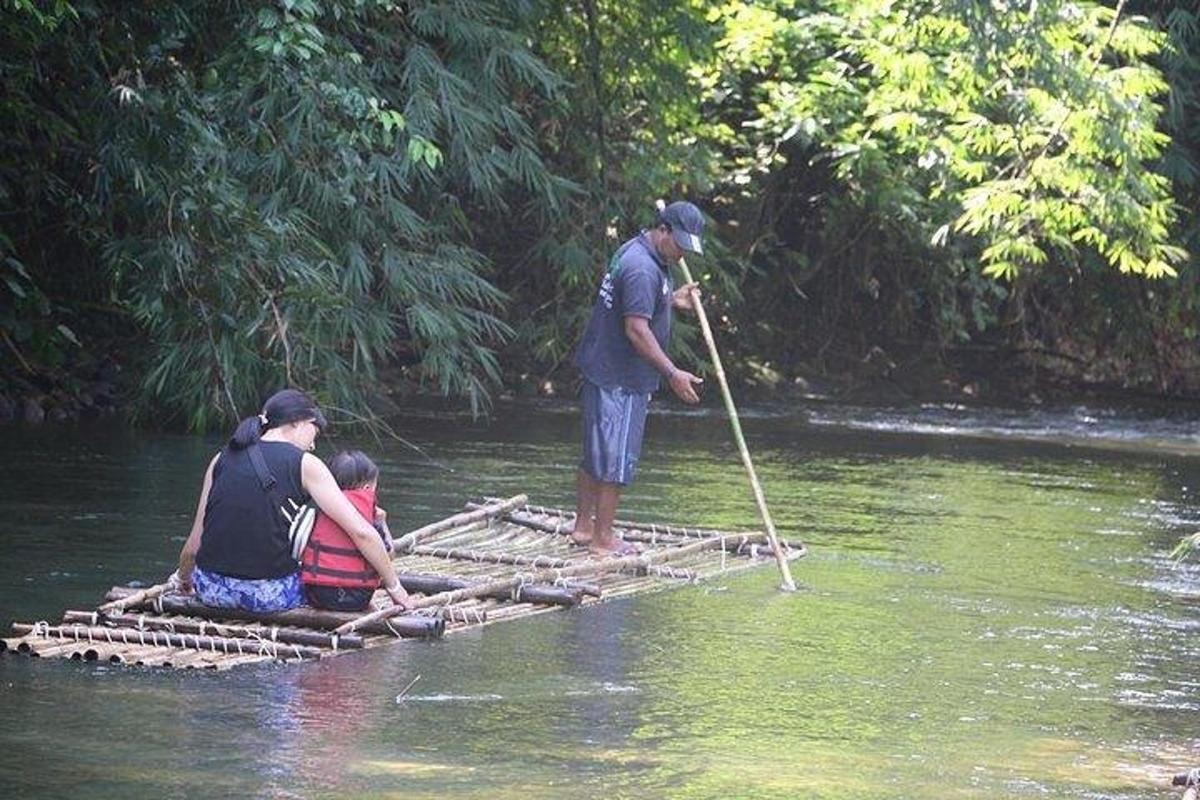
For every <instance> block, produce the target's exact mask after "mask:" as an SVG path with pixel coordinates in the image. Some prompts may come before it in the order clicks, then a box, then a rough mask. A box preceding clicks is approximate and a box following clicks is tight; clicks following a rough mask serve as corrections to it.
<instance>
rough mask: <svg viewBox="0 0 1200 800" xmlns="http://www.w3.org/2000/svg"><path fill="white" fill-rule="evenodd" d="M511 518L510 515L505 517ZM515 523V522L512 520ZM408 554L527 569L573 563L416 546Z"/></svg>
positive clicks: (533, 557) (464, 549)
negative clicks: (525, 567) (509, 565)
mask: <svg viewBox="0 0 1200 800" xmlns="http://www.w3.org/2000/svg"><path fill="white" fill-rule="evenodd" d="M506 516H508V517H510V518H511V516H512V515H511V514H509V515H506ZM514 521H515V520H514ZM409 552H411V553H413V554H414V555H418V556H430V557H432V558H446V559H450V560H453V561H474V562H477V563H480V564H515V565H517V566H529V567H534V568H538V567H569V566H571V564H573V563H575V562H573V561H571V560H570V559H569V558H554V557H552V556H541V555H538V556H522V555H518V554H516V553H504V552H501V551H499V550H472V549H470V548H467V547H438V546H436V545H428V544H426V545H418V546H417V547H414V548H412V549H411V550H410V551H409Z"/></svg>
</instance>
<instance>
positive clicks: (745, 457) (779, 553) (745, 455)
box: [656, 200, 796, 592]
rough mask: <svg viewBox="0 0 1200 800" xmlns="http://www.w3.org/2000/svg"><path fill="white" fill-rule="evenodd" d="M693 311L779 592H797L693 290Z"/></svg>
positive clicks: (687, 279)
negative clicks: (779, 580) (768, 546)
mask: <svg viewBox="0 0 1200 800" xmlns="http://www.w3.org/2000/svg"><path fill="white" fill-rule="evenodd" d="M656 205H657V206H658V210H659V213H662V210H663V209H664V208H666V207H667V204H666V202H664V201H663V200H659V201H658V203H657V204H656ZM679 271H680V272H682V273H683V282H684V283H692V282H693V281H692V272H691V270H689V269H688V265H687V260H686V259H683V258H680V259H679ZM691 295H692V308H694V309H695V311H696V319H698V320H699V321H700V332H701V333H703V334H704V342H705V344H707V345H708V354H709V356H711V357H712V364H713V372H715V373H716V374H717V383H718V384H720V386H721V397H722V398H724V400H725V411H726V413H727V414H728V415H729V426H730V427H731V428H732V429H733V438H734V441H736V442H737V446H738V452H740V453H741V454H742V465H743V466H745V468H746V474H747V475H748V476H749V478H750V488H751V490H752V491H753V492H754V502H755V504H757V505H758V515H759V516H760V517H762V521H763V527H764V528H765V529H766V533H767V541H768V542H770V544H771V550H772V552H774V553H775V563H777V564H778V565H779V572H780V574H782V575H783V583H782V584H781V585H780V587H779V588H780V589H782V590H783V591H785V592H794V591H796V582H795V581H793V580H792V571H791V569H790V568H789V567H788V560H787V557H786V556H784V554H783V548H782V547H780V546H779V537H778V536H777V535H776V533H775V521H774V520H773V519H771V511H770V510H769V509H768V508H767V498H766V497H765V496H764V495H763V490H762V484H760V483H759V482H758V473H756V472H755V471H754V461H753V460H751V458H750V449H749V448H748V447H746V437H745V436H743V435H742V423H741V420H740V419H739V418H738V412H737V406H735V405H734V404H733V393H732V392H730V391H729V381H728V380H727V379H726V377H725V367H724V366H722V364H721V354H720V353H719V352H717V342H716V339H714V338H713V332H712V327H711V326H710V325H709V324H708V315H707V314H705V313H704V305H703V304H702V303H701V302H700V292H699V290H697V289H692V292H691Z"/></svg>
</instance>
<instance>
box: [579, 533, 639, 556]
mask: <svg viewBox="0 0 1200 800" xmlns="http://www.w3.org/2000/svg"><path fill="white" fill-rule="evenodd" d="M588 552H589V553H591V554H592V555H593V556H596V557H597V558H607V557H609V556H636V555H640V554H641V552H642V548H640V547H638V546H637V545H636V544H634V543H633V542H627V541H625V540H624V539H615V538H614V539H613V540H612V543H611V544H610V545H609V546H607V547H605V546H604V545H602V544H601V543H600V542H592V544H591V546H590V547H588Z"/></svg>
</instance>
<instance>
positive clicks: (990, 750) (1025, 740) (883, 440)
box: [0, 404, 1200, 798]
mask: <svg viewBox="0 0 1200 800" xmlns="http://www.w3.org/2000/svg"><path fill="white" fill-rule="evenodd" d="M664 405H665V404H664ZM970 413H972V414H975V415H976V418H974V419H973V420H969V421H964V420H963V419H962V414H963V412H961V411H958V410H955V409H942V410H940V411H939V410H937V409H929V408H917V409H911V410H907V411H905V410H899V411H897V410H886V411H872V410H869V409H867V410H864V409H850V410H844V409H832V408H830V407H827V406H822V407H805V408H800V409H791V410H788V409H775V408H767V409H761V410H758V411H752V412H751V413H749V414H747V420H746V428H747V434H748V436H749V439H750V445H751V448H752V449H753V450H754V452H755V455H756V461H757V463H758V465H759V469H760V472H761V474H762V477H763V480H764V483H765V485H766V487H767V494H768V497H769V499H770V501H771V505H772V510H773V512H774V514H775V516H776V518H777V522H778V524H779V526H780V530H781V533H782V534H783V535H785V536H788V537H796V538H800V539H803V540H805V541H806V542H808V543H809V544H810V546H811V548H812V555H811V556H810V557H809V558H808V559H806V560H805V561H803V562H800V563H798V564H796V565H795V566H794V573H795V576H796V578H797V580H798V581H799V582H800V583H801V584H802V592H801V593H799V594H797V595H793V596H785V595H780V594H778V593H777V592H775V591H774V587H775V585H776V583H777V577H776V575H775V574H774V573H773V571H772V569H771V568H770V567H767V568H764V569H762V570H759V571H757V572H754V573H750V574H743V575H739V576H734V577H730V578H728V579H725V580H718V581H715V582H713V583H710V584H706V585H703V586H697V587H685V588H680V589H676V590H673V591H667V592H661V593H657V594H653V595H648V596H642V597H638V598H632V599H626V600H621V601H615V602H612V603H607V604H604V605H602V606H599V607H595V608H590V609H586V610H575V611H571V612H566V613H559V614H551V615H545V616H542V617H538V618H534V619H530V620H525V621H522V622H519V623H513V624H510V625H498V626H491V627H489V628H487V629H485V630H483V631H479V632H474V633H471V634H467V635H463V636H457V637H451V638H450V639H447V640H445V641H442V642H436V643H421V644H412V645H404V646H397V647H393V648H387V649H385V650H383V651H372V652H368V653H359V654H353V655H349V656H345V657H342V658H338V659H335V660H332V661H327V662H323V663H319V664H312V665H306V666H303V667H293V668H282V667H278V666H262V667H254V668H248V669H241V670H235V671H233V672H231V673H225V674H219V675H217V674H198V673H189V672H178V673H172V672H164V671H155V670H145V669H134V668H124V667H111V666H97V665H82V664H77V663H60V662H50V661H31V660H26V659H15V658H6V659H0V712H3V714H4V718H5V720H6V724H5V725H3V726H0V771H2V773H3V774H4V775H5V776H6V788H7V789H8V790H9V791H10V792H15V793H16V794H14V795H12V796H22V797H59V796H62V795H64V794H66V793H67V792H68V791H70V792H72V793H74V792H75V791H78V788H77V787H79V786H81V785H83V786H86V792H87V794H88V796H89V797H99V798H103V797H113V798H128V797H141V796H162V797H191V796H195V795H197V794H200V793H203V794H207V795H211V796H270V797H346V796H355V797H358V796H361V797H392V796H400V795H403V796H404V797H455V798H474V797H481V798H482V797H488V798H494V797H514V798H515V797H520V798H540V797H547V798H549V797H597V798H599V797H627V796H635V795H636V796H647V797H657V796H661V797H679V798H693V797H694V798H707V797H778V798H785V797H786V798H792V797H797V796H804V797H827V798H861V797H866V796H869V797H897V798H900V797H948V798H956V797H961V798H973V797H981V798H982V797H987V798H996V797H1014V798H1018V797H1029V796H1038V797H1051V798H1079V797H1089V798H1100V797H1119V798H1154V797H1163V796H1169V794H1170V793H1169V790H1165V789H1163V788H1162V787H1163V781H1164V780H1165V779H1166V777H1167V776H1168V775H1169V774H1170V773H1171V772H1172V771H1174V770H1177V769H1182V768H1184V767H1187V766H1191V764H1192V763H1193V762H1200V740H1197V738H1196V733H1195V731H1196V726H1195V724H1194V720H1195V717H1196V711H1197V710H1198V708H1200V692H1198V681H1197V679H1196V678H1195V674H1194V669H1193V665H1194V664H1195V663H1196V659H1197V655H1198V652H1197V651H1198V645H1197V644H1196V637H1195V632H1196V630H1197V628H1198V627H1200V618H1198V617H1197V614H1196V608H1197V606H1198V604H1200V591H1198V590H1197V587H1198V586H1200V571H1198V570H1197V569H1196V568H1194V567H1179V566H1177V565H1175V564H1174V563H1173V562H1172V561H1171V560H1170V559H1169V557H1168V555H1167V554H1168V553H1169V551H1170V549H1171V548H1172V547H1173V546H1174V544H1175V542H1176V541H1178V539H1179V538H1180V537H1181V536H1182V535H1185V534H1187V533H1190V532H1192V531H1193V530H1194V529H1195V527H1196V523H1197V522H1198V521H1200V505H1198V504H1197V502H1196V499H1195V498H1196V487H1197V486H1198V485H1200V461H1197V460H1196V459H1193V458H1190V457H1187V455H1186V452H1188V450H1189V448H1190V441H1189V439H1188V437H1189V436H1190V431H1189V430H1188V429H1187V426H1186V425H1185V423H1184V421H1182V420H1166V421H1162V422H1159V423H1156V422H1155V421H1154V420H1153V419H1148V418H1144V417H1128V418H1127V417H1123V416H1120V415H1107V416H1096V415H1095V414H1090V417H1091V418H1095V419H1102V420H1103V424H1104V426H1105V429H1106V430H1107V431H1108V433H1105V434H1104V435H1102V436H1099V437H1096V436H1091V439H1092V440H1093V441H1090V442H1085V443H1084V444H1085V445H1086V446H1080V440H1081V439H1084V438H1088V436H1086V435H1084V434H1081V433H1080V431H1079V430H1076V429H1075V428H1070V426H1069V425H1067V424H1066V423H1063V424H1059V423H1056V422H1055V419H1054V418H1052V417H1047V416H1044V417H1042V418H1037V419H1023V418H1020V416H1019V415H1017V414H1011V413H1008V412H1005V413H1004V414H1001V413H999V412H997V413H995V414H993V415H992V416H990V417H989V416H987V414H983V413H982V412H970ZM1063 413H1064V414H1066V415H1067V416H1068V417H1069V416H1070V415H1072V414H1075V413H1076V412H1074V411H1071V410H1068V411H1066V412H1063ZM1080 413H1084V412H1080ZM819 415H824V416H819ZM888 415H890V416H888ZM906 415H907V416H906ZM1085 415H1088V414H1085ZM831 420H832V421H831ZM905 420H907V421H905ZM1072 424H1075V423H1072ZM1080 424H1085V426H1086V424H1090V423H1080ZM1056 425H1058V427H1057V428H1056V427H1055V426H1056ZM576 426H577V417H576V415H575V413H574V411H573V410H572V409H571V408H570V407H568V406H556V405H555V406H547V405H540V404H526V405H513V406H507V407H503V408H501V409H500V412H499V414H498V415H497V417H496V418H495V419H493V420H492V421H490V422H489V423H476V422H472V421H471V420H470V419H469V418H468V417H463V416H461V415H457V414H452V413H449V412H445V411H441V410H438V409H428V410H415V411H414V412H412V413H411V414H409V415H406V416H404V417H402V418H401V419H399V420H398V429H399V432H400V433H401V434H403V435H404V436H406V437H408V438H410V439H412V440H414V441H416V442H417V443H419V444H420V445H421V446H422V447H423V448H425V449H427V450H428V452H429V453H431V454H433V455H434V456H435V457H436V459H437V461H438V462H440V463H441V464H442V465H444V467H443V466H439V465H437V464H434V463H431V462H430V461H429V460H428V459H426V458H423V457H421V456H420V455H418V454H416V453H414V452H412V451H411V450H408V449H406V448H403V447H401V446H399V445H394V446H393V445H388V446H386V447H382V448H381V447H380V446H379V445H378V444H376V443H373V442H370V441H349V440H347V441H342V442H338V443H337V444H338V445H340V446H348V445H351V444H353V445H355V446H361V447H363V448H365V449H367V450H368V451H369V452H372V453H374V454H377V455H378V456H379V459H378V460H380V461H381V463H382V465H383V475H382V478H381V495H382V498H383V503H384V504H385V505H386V507H387V508H388V510H389V513H390V515H391V518H392V519H393V520H394V525H393V527H394V529H396V530H402V529H407V528H411V527H416V526H417V525H419V524H421V523H423V522H426V521H428V520H429V519H431V518H434V517H436V516H439V515H442V514H446V513H449V512H451V511H453V510H456V509H458V508H459V507H460V506H461V503H462V502H463V501H464V500H465V499H467V497H468V496H479V495H484V494H505V495H507V494H515V493H517V492H520V491H526V492H529V493H530V495H531V496H532V497H534V498H536V499H537V500H539V501H541V502H544V503H546V504H550V505H570V504H571V502H572V500H573V495H572V492H573V479H574V462H575V459H576V451H575V445H574V440H575V435H576ZM887 426H891V427H887ZM905 426H907V427H905ZM921 426H925V427H921ZM938 426H941V427H942V428H950V427H953V428H957V429H958V430H956V431H947V430H938V429H937V428H938ZM1026 428H1029V429H1033V428H1037V429H1039V430H1042V431H1043V432H1044V435H1043V434H1038V435H1036V436H1031V435H1028V430H1026ZM1126 428H1128V429H1129V430H1134V431H1141V432H1143V433H1145V432H1146V431H1151V432H1153V436H1150V435H1145V436H1142V439H1143V440H1144V441H1141V442H1140V443H1137V444H1136V446H1134V445H1129V441H1130V440H1135V439H1137V436H1134V435H1132V434H1130V435H1121V431H1123V430H1125V429H1126ZM5 433H6V435H5V436H4V437H2V438H0V515H2V517H3V519H5V520H6V523H5V524H4V526H3V528H2V529H0V622H2V623H3V624H6V625H7V623H8V622H10V621H11V620H13V619H16V618H20V619H25V620H28V619H39V618H45V617H51V616H53V615H55V614H57V613H59V612H61V610H62V609H64V608H65V607H77V608H78V607H87V606H90V605H92V604H94V602H95V600H96V598H97V596H98V595H100V594H101V593H102V592H103V591H104V590H105V589H106V588H107V587H108V586H110V585H112V584H115V583H121V582H125V581H128V580H131V579H140V580H147V581H149V580H154V579H156V578H159V577H161V576H162V575H165V574H166V573H168V572H169V571H170V570H171V568H172V566H173V562H174V559H175V556H176V554H177V552H178V548H179V546H180V544H181V542H182V539H183V537H184V535H185V534H186V532H187V528H188V525H189V522H190V517H191V513H192V505H193V503H194V502H195V497H196V491H197V483H198V479H199V476H200V474H201V472H202V470H203V467H204V465H205V463H206V461H207V459H208V458H209V457H210V456H211V454H212V453H213V452H214V451H215V449H216V448H217V447H219V446H220V440H219V439H217V438H208V439H201V438H196V437H183V436H164V435H152V436H139V435H135V434H133V433H131V432H129V431H125V430H120V429H95V428H80V429H75V430H57V431H56V430H53V429H45V430H38V431H29V430H24V429H20V428H13V429H9V430H7V431H6V432H5ZM1126 433H1128V431H1126ZM1110 434H1111V435H1110ZM1139 435H1141V434H1139ZM1097 441H1099V442H1100V443H1101V444H1104V443H1106V442H1110V441H1111V442H1116V443H1118V444H1120V443H1122V442H1124V444H1121V446H1120V447H1107V446H1104V447H1100V446H1095V445H1096V442H1097ZM323 447H324V450H323V452H324V454H325V455H329V454H330V453H331V452H332V449H331V448H330V447H329V445H324V446H323ZM1122 447H1124V448H1126V449H1122ZM447 468H448V469H447ZM448 470H452V471H448ZM623 513H627V514H628V515H629V516H632V517H640V518H646V519H649V518H656V519H677V520H681V521H689V522H697V523H703V524H706V525H712V526H718V527H723V528H740V527H752V526H754V524H755V521H756V520H755V514H754V508H753V505H752V503H751V501H750V497H749V492H748V490H747V488H746V486H745V484H744V478H743V477H742V474H741V472H740V468H739V464H738V461H737V455H736V452H735V450H734V449H733V446H732V445H731V444H730V442H729V440H728V435H727V433H726V429H725V422H724V420H723V418H722V417H721V416H720V415H718V414H715V413H711V412H704V413H694V414H693V413H688V414H677V413H669V414H662V413H658V414H655V415H654V417H653V418H652V420H651V422H650V429H649V435H648V442H647V447H646V453H645V455H644V464H643V468H642V472H641V474H640V476H639V480H638V482H637V483H636V484H635V486H634V487H633V488H632V489H631V490H630V491H629V492H628V493H627V496H626V499H625V502H624V506H623ZM418 676H419V680H418V681H417V682H416V683H415V684H413V685H412V688H411V689H409V691H408V692H407V693H406V694H404V695H403V696H402V697H398V695H400V693H401V692H402V690H404V689H405V687H407V686H408V685H409V684H410V682H411V681H412V680H413V679H414V678H416V677H418Z"/></svg>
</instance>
